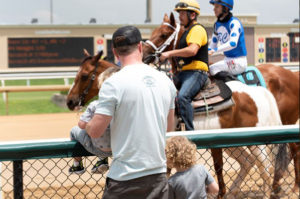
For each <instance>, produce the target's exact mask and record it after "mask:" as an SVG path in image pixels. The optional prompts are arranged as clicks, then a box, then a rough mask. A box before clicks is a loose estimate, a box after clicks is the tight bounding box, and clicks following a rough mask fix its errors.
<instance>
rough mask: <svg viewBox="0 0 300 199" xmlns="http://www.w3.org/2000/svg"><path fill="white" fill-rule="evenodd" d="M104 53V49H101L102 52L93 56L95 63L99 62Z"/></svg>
mask: <svg viewBox="0 0 300 199" xmlns="http://www.w3.org/2000/svg"><path fill="white" fill-rule="evenodd" d="M102 54H103V51H102V50H101V51H100V52H98V54H97V55H95V56H94V57H93V59H92V60H93V63H97V62H98V60H99V59H100V58H101V57H102Z"/></svg>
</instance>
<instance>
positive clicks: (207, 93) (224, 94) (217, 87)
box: [193, 80, 232, 103]
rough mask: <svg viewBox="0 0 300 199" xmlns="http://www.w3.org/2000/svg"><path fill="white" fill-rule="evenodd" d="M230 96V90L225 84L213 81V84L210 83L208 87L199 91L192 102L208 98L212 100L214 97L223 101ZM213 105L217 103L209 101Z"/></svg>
mask: <svg viewBox="0 0 300 199" xmlns="http://www.w3.org/2000/svg"><path fill="white" fill-rule="evenodd" d="M231 95H232V92H231V90H230V88H229V87H228V86H227V85H226V84H225V82H223V81H221V80H214V82H212V83H211V84H210V85H208V86H207V87H205V89H204V90H201V91H200V92H199V93H198V94H197V95H196V97H195V98H194V100H193V101H199V100H204V99H205V100H206V101H207V99H209V98H213V97H215V96H220V97H221V98H223V100H226V99H229V98H230V97H231ZM210 101H211V102H213V103H217V102H219V101H217V102H214V101H213V100H210Z"/></svg>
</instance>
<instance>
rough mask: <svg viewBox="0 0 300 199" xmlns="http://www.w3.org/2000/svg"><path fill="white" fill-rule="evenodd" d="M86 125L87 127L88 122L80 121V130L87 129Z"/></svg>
mask: <svg viewBox="0 0 300 199" xmlns="http://www.w3.org/2000/svg"><path fill="white" fill-rule="evenodd" d="M86 125H87V122H85V121H82V120H79V122H78V126H79V128H81V129H85V127H86Z"/></svg>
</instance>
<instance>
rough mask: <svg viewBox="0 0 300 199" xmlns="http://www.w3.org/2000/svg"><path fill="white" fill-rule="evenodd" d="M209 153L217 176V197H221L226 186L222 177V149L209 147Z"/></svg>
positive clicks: (218, 198) (220, 198)
mask: <svg viewBox="0 0 300 199" xmlns="http://www.w3.org/2000/svg"><path fill="white" fill-rule="evenodd" d="M211 155H212V157H213V161H214V168H215V172H216V174H217V178H218V184H219V193H218V196H217V199H222V198H223V197H224V195H225V193H226V186H225V183H224V178H223V173H222V172H223V156H222V149H221V148H218V149H211Z"/></svg>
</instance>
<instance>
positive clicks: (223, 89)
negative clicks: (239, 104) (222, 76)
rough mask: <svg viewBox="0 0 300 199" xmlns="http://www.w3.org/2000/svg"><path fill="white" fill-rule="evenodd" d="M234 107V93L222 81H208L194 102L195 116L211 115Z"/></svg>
mask: <svg viewBox="0 0 300 199" xmlns="http://www.w3.org/2000/svg"><path fill="white" fill-rule="evenodd" d="M233 105H234V101H233V99H232V91H231V90H230V88H229V87H228V86H227V85H226V84H225V82H224V81H222V80H217V79H209V78H208V79H207V81H206V83H205V86H204V88H203V89H202V90H200V92H199V93H198V94H197V95H196V97H195V98H194V99H193V101H192V106H193V107H194V114H195V115H197V114H209V113H214V112H217V111H220V110H225V109H228V108H230V107H231V106H233Z"/></svg>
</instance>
